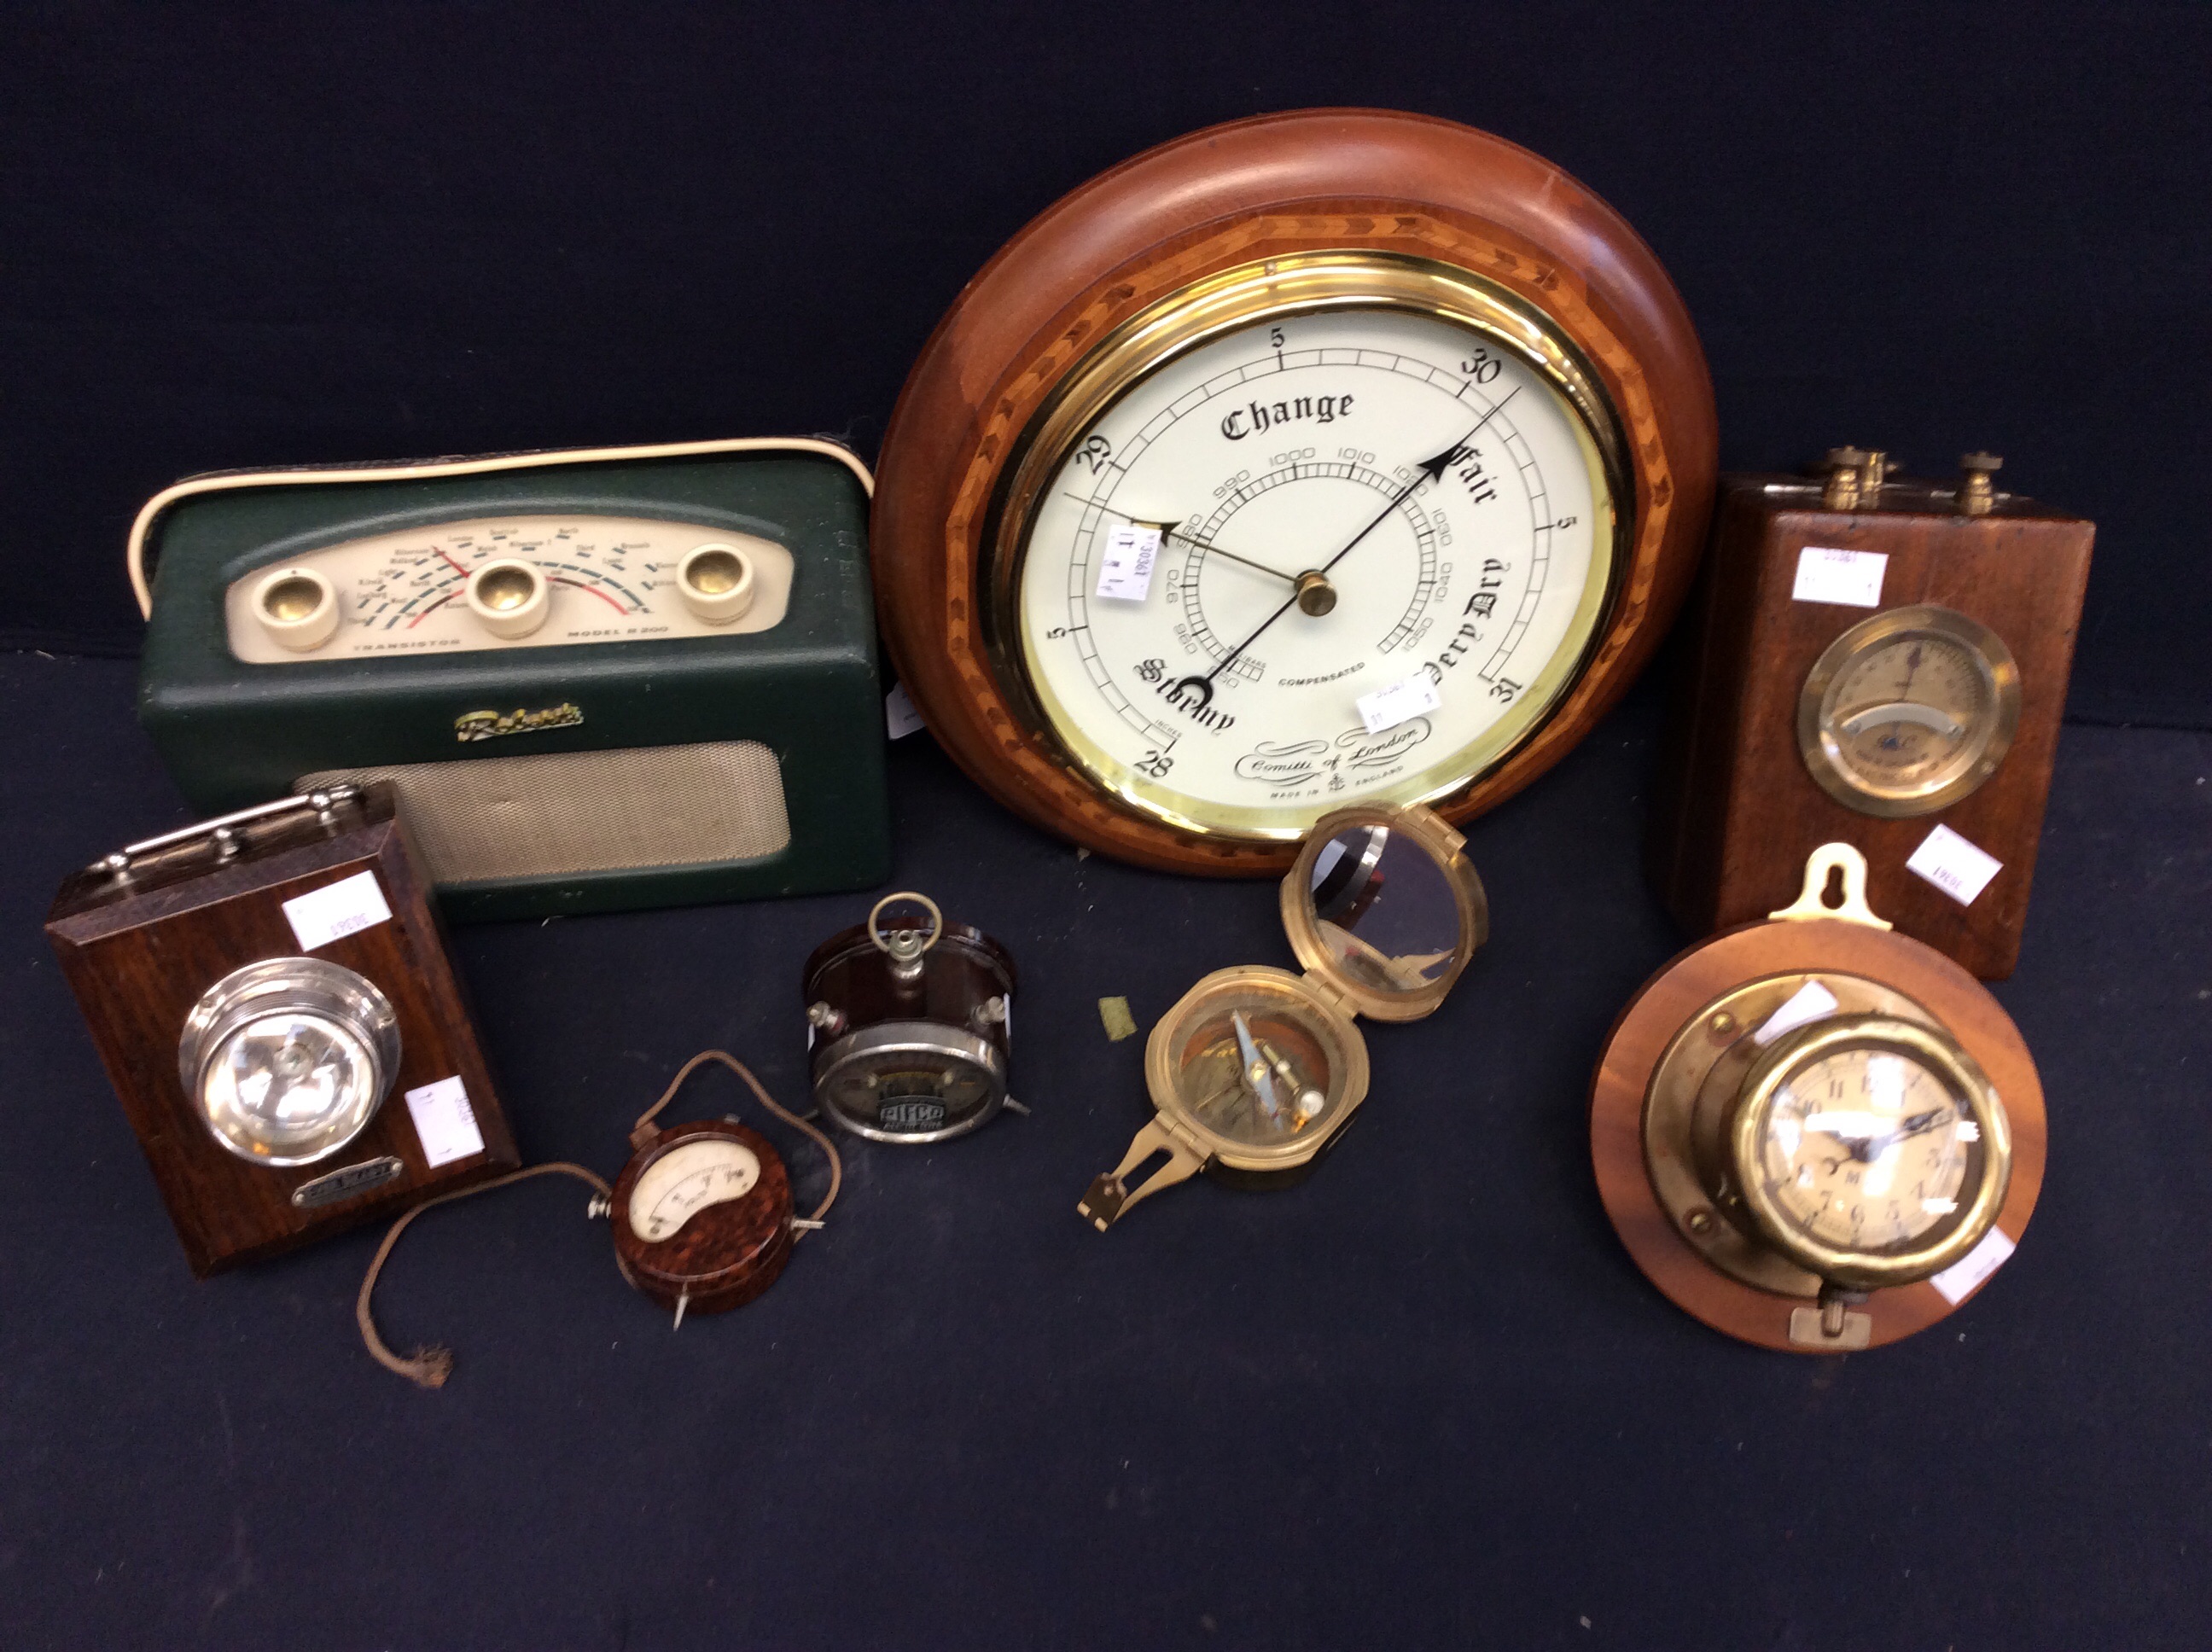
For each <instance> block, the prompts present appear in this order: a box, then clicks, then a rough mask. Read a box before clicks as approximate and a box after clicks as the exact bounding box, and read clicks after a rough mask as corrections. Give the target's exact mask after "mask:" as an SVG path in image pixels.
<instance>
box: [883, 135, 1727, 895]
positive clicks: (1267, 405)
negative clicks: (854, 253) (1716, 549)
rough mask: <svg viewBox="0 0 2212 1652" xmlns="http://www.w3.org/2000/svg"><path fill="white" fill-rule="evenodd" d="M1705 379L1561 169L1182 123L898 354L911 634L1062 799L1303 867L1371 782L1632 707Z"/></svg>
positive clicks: (1554, 751) (1078, 825)
mask: <svg viewBox="0 0 2212 1652" xmlns="http://www.w3.org/2000/svg"><path fill="white" fill-rule="evenodd" d="M1714 446H1715V438H1714V423H1713V404H1712V392H1711V382H1710V380H1708V378H1707V375H1706V371H1705V359H1704V356H1703V355H1702V354H1701V352H1700V350H1699V345H1698V341H1697V337H1696V335H1695V333H1694V332H1693V331H1692V328H1691V325H1690V322H1689V319H1688V317H1687V315H1686V313H1685V312H1684V310H1683V308H1682V305H1681V301H1680V299H1679V298H1678V297H1677V296H1676V295H1675V293H1674V288H1673V286H1672V285H1671V284H1670V283H1669V282H1668V278H1667V276H1666V274H1665V272H1664V271H1663V270H1661V269H1660V267H1659V265H1658V264H1657V262H1656V260H1655V259H1654V258H1652V256H1651V254H1650V251H1649V250H1648V249H1647V248H1646V247H1645V246H1644V244H1643V243H1642V242H1641V241H1640V240H1638V239H1637V237H1636V235H1635V234H1634V232H1633V231H1632V230H1631V229H1630V228H1629V227H1628V226H1627V224H1626V223H1625V222H1622V220H1621V219H1620V217H1619V216H1617V215H1616V214H1615V213H1614V212H1613V210H1611V209H1610V208H1608V207H1607V206H1606V205H1605V203H1603V202H1601V201H1600V200H1598V199H1597V197H1595V196H1594V195H1592V194H1591V193H1590V192H1589V191H1588V190H1586V189H1584V188H1583V187H1582V186H1581V185H1578V184H1577V183H1576V182H1575V181H1574V180H1573V179H1571V178H1569V177H1568V176H1566V174H1565V173H1562V172H1561V171H1560V170H1559V168H1558V167H1554V166H1553V165H1552V164H1550V163H1549V162H1548V161H1543V160H1541V159H1540V158H1539V157H1537V156H1535V155H1531V154H1529V153H1528V152H1527V151H1526V150H1524V149H1518V148H1516V147H1515V146H1514V145H1512V144H1510V143H1505V142H1504V141H1503V140H1501V139H1498V138H1496V137H1490V136H1488V135H1486V134H1485V133H1481V132H1478V131H1471V130H1469V129H1468V128H1467V127H1464V126H1459V125H1453V124H1452V123H1450V122H1448V121H1442V120H1434V119H1430V118H1424V117H1421V116H1416V115H1408V114H1399V113H1392V112H1384V111H1377V110H1313V111H1306V112H1299V113H1293V114H1285V115H1274V116H1267V117H1263V118H1258V119H1254V120H1247V121H1240V122H1237V123H1235V124H1233V125H1227V126H1222V127H1217V128H1214V129H1212V130H1211V131H1203V132H1199V133H1196V134H1194V135H1192V136H1190V137H1185V138H1182V139H1180V140H1177V141H1176V142H1174V143H1168V144H1166V145H1164V146H1163V147H1161V148H1159V149H1153V150H1152V151H1150V152H1149V153H1147V154H1145V155H1139V156H1138V157H1137V158H1136V159H1135V160H1133V161H1128V162H1127V163H1126V164H1124V165H1123V166H1121V167H1116V168H1115V169H1114V170H1113V171H1111V172H1109V173H1105V174H1103V176H1101V177H1098V178H1096V179H1092V180H1091V182H1090V183H1088V184H1085V185H1083V186H1082V187H1081V188H1079V189H1078V190H1077V191H1074V192H1073V194H1071V195H1069V196H1068V197H1066V198H1065V199H1063V200H1061V201H1060V203H1057V204H1056V205H1054V206H1053V207H1052V208H1050V209H1049V210H1047V211H1046V212H1045V213H1044V214H1043V215H1042V216H1041V217H1039V218H1037V219H1036V221H1035V222H1032V223H1031V224H1030V226H1029V227H1028V228H1025V229H1024V230H1023V231H1022V233H1021V234H1019V235H1018V236H1016V237H1015V238H1014V240H1012V241H1011V242H1010V243H1008V245H1007V246H1006V247H1005V248H1003V249H1002V250H1001V251H1000V253H999V255H998V256H997V257H996V258H994V259H993V260H992V262H991V263H990V264H988V265H987V266H986V268H985V269H984V270H983V271H982V272H981V274H980V275H978V276H976V277H975V280H974V281H973V282H970V283H969V286H968V288H966V290H965V291H963V293H962V294H961V295H960V297H959V298H958V299H957V301H955V303H954V305H953V307H952V308H951V312H950V313H948V314H947V315H946V316H945V319H944V320H943V321H942V322H941V323H940V324H939V326H938V329H937V331H936V332H935V334H934V335H933V337H931V339H930V341H929V343H928V344H927V346H926V347H925V348H924V349H923V351H922V354H921V358H920V360H919V361H917V362H916V363H915V367H914V370H913V372H912V374H910V375H909V377H908V380H907V384H906V388H905V391H904V392H903V393H902V396H901V398H900V400H899V405H898V409H897V410H896V413H895V414H894V415H893V417H892V421H891V425H890V430H889V432H888V433H887V434H886V436H885V439H884V451H883V462H882V466H881V474H880V485H879V489H878V494H877V497H876V506H875V515H874V519H873V524H872V554H873V557H874V562H875V568H876V588H877V592H878V604H879V608H880V610H881V616H882V622H883V628H884V637H885V641H886V642H887V644H888V646H889V647H890V653H891V655H892V658H893V660H894V662H895V664H896V665H897V667H898V671H899V675H900V677H901V679H902V681H903V682H904V683H905V684H906V686H907V688H908V691H909V692H910V693H911V695H912V696H913V698H914V701H915V705H916V706H917V708H919V709H920V710H921V714H922V715H923V717H924V718H925V720H927V722H928V724H929V726H930V727H931V729H932V730H933V732H934V733H935V734H936V735H937V737H938V738H939V741H940V742H941V743H942V744H944V745H945V749H946V750H948V751H950V752H951V755H952V756H953V757H954V758H955V759H956V761H957V762H959V763H960V764H961V765H962V767H963V768H965V769H966V770H967V771H968V773H969V774H970V775H972V776H973V777H974V778H975V780H977V781H978V782H979V783H980V784H981V785H982V786H983V787H984V788H985V789H986V790H987V791H988V792H990V793H992V795H994V797H996V798H997V799H1000V801H1001V802H1002V803H1004V804H1006V805H1007V806H1008V807H1010V808H1012V809H1013V810H1014V811H1017V812H1018V813H1019V814H1021V815H1023V816H1024V817H1027V818H1028V819H1030V821H1032V822H1035V823H1037V824H1039V825H1041V826H1043V827H1045V828H1047V829H1050V830H1053V831H1056V832H1059V833H1060V834H1062V835H1066V836H1067V837H1070V838H1072V839H1073V840H1074V841H1077V842H1079V843H1081V844H1085V845H1087V846H1088V847H1092V848H1095V849H1097V850H1100V851H1102V852H1103V853H1109V854H1112V855H1115V856H1117V857H1120V858H1121V859H1127V860H1132V861H1135V862H1138V863H1139V864H1142V865H1151V866H1155V867H1159V868H1163V869H1166V870H1171V871H1182V872H1217V873H1243V874H1251V875H1257V874H1261V873H1273V874H1276V875H1280V873H1281V872H1283V871H1284V870H1285V869H1286V868H1287V867H1288V866H1289V865H1290V863H1291V860H1292V859H1293V858H1294V857H1295V856H1296V854H1297V851H1298V846H1299V844H1300V843H1301V841H1303V840H1304V838H1305V836H1306V834H1307V833H1308V832H1309V831H1310V829H1312V827H1313V824H1314V823H1315V822H1316V820H1317V819H1319V818H1320V817H1322V815H1324V814H1327V813H1328V812H1329V811H1332V810H1334V809H1339V808H1342V807H1344V806H1346V805H1350V804H1353V803H1359V802H1373V803H1376V804H1378V805H1413V804H1425V805H1429V806H1431V808H1433V809H1434V810H1435V811H1437V812H1438V813H1440V814H1441V815H1442V816H1443V817H1444V818H1446V819H1447V820H1450V821H1463V820H1465V819H1466V818H1467V817H1469V816H1470V815H1473V814H1474V813H1476V812H1478V811H1480V810H1482V809H1483V808H1486V807H1487V806H1488V805H1492V804H1493V803H1495V802H1497V801H1498V800H1499V799H1503V798H1504V797H1506V796H1509V795H1510V794H1511V793H1513V792H1515V791H1516V790H1517V789H1518V788H1519V787H1522V786H1523V785H1525V784H1527V783H1528V780H1531V779H1533V778H1534V776H1535V775H1536V774H1540V773H1541V772H1542V771H1543V769H1544V768H1547V767H1548V766H1549V765H1550V764H1551V763H1553V762H1556V761H1557V760H1558V758H1559V756H1561V755H1562V754H1563V753H1564V752H1565V750H1567V749H1568V748H1569V747H1570V746H1571V744H1573V743H1574V742H1575V741H1576V740H1577V738H1580V737H1581V735H1582V734H1583V732H1586V731H1587V730H1588V729H1589V726H1590V725H1591V724H1592V723H1593V722H1594V721H1595V720H1596V718H1597V717H1598V716H1599V715H1600V714H1601V713H1602V712H1603V711H1604V710H1605V709H1606V708H1607V707H1608V706H1609V705H1611V704H1612V703H1613V701H1614V700H1616V699H1617V698H1618V697H1619V696H1620V693H1621V692H1622V691H1623V689H1625V688H1626V685H1627V683H1628V682H1629V680H1630V679H1631V678H1632V677H1633V675H1634V674H1635V672H1636V671H1637V670H1638V668H1639V667H1640V666H1641V665H1643V663H1644V660H1645V659H1647V658H1648V657H1649V655H1650V652H1651V650H1652V648H1653V647H1654V646H1655V644H1656V641H1657V639H1658V637H1659V635H1660V633H1661V632H1662V631H1663V630H1664V629H1665V627H1666V625H1667V623H1668V620H1669V618H1670V617H1671V616H1672V615H1673V613H1674V610H1675V608H1676V606H1677V605H1678V604H1679V603H1680V600H1681V598H1682V595H1683V592H1684V590H1685V588H1686V585H1687V583H1688V580H1689V578H1690V574H1691V570H1692V564H1693V563H1694V562H1695V560H1696V557H1697V554H1698V549H1699V544H1700V541H1701V539H1702V538H1703V534H1704V531H1705V517H1706V514H1707V511H1708V509H1709V505H1710V500H1711V487H1712V477H1713V469H1714Z"/></svg>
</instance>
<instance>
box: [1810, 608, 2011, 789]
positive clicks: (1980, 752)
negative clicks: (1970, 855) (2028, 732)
mask: <svg viewBox="0 0 2212 1652" xmlns="http://www.w3.org/2000/svg"><path fill="white" fill-rule="evenodd" d="M1912 632H1923V633H1928V634H1931V635H1936V636H1942V637H1946V638H1948V639H1949V640H1950V641H1954V642H1956V643H1958V644H1960V646H1961V647H1964V648H1965V649H1966V653H1967V657H1968V658H1969V659H1972V661H1973V662H1974V665H1975V668H1976V669H1977V670H1978V671H1979V673H1980V675H1981V678H1982V687H1983V689H1984V692H1985V693H1986V694H1987V695H1989V700H1990V708H1991V709H1990V723H1989V726H1988V728H1987V730H1986V731H1985V732H1984V736H1983V738H1982V740H1981V743H1980V744H1979V745H1978V747H1976V748H1974V749H1973V750H1972V751H1971V752H1970V753H1969V754H1968V756H1966V760H1965V761H1964V762H1963V763H1961V764H1960V767H1959V768H1957V769H1956V771H1955V772H1954V773H1953V774H1952V775H1951V777H1950V778H1949V779H1948V780H1943V781H1942V782H1941V783H1940V784H1938V785H1936V786H1934V787H1913V788H1907V789H1903V790H1894V791H1885V790H1878V789H1875V788H1873V787H1869V786H1868V785H1867V784H1866V783H1865V781H1864V780H1863V778H1862V777H1861V776H1860V775H1858V774H1857V773H1856V772H1855V771H1854V770H1853V769H1852V768H1850V766H1849V765H1848V763H1847V762H1846V761H1845V759H1844V753H1843V744H1842V742H1841V741H1839V740H1838V739H1837V738H1836V737H1835V735H1834V733H1833V732H1832V731H1831V730H1830V728H1829V726H1828V721H1829V719H1828V715H1827V698H1828V691H1829V690H1830V689H1832V687H1834V685H1835V683H1836V680H1837V679H1838V677H1841V676H1842V675H1843V674H1844V671H1846V670H1848V669H1849V668H1850V665H1852V664H1853V662H1855V661H1857V660H1858V659H1863V657H1864V656H1866V655H1867V654H1869V653H1872V652H1873V651H1874V650H1875V649H1876V648H1878V647H1881V646H1883V645H1884V644H1885V643H1888V642H1891V641H1894V640H1896V639H1897V638H1899V637H1900V636H1903V635H1908V634H1910V633H1912ZM2020 701H2021V689H2020V666H2019V664H2018V663H2017V662H2016V661H2015V659H2013V656H2012V650H2011V649H2009V648H2008V647H2005V643H2004V639H2003V638H2002V637H2000V636H1999V635H1997V634H1996V632H1995V631H1992V630H1991V629H1990V628H1989V627H1988V626H1986V625H1984V624H1983V623H1981V622H1980V621H1979V620H1975V619H1970V618H1968V617H1967V616H1966V615H1964V614H1961V613H1960V612H1959V611H1958V610H1955V609H1951V608H1943V607H1939V606H1938V605H1936V604H1933V603H1916V604H1912V605H1911V606H1910V607H1905V608H1892V609H1889V610H1886V611H1884V612H1882V613H1879V614H1875V615H1874V616H1871V617H1869V618H1867V619H1863V620H1861V621H1860V622H1859V623H1857V625H1854V626H1852V627H1851V628H1850V630H1848V631H1845V632H1844V634H1843V635H1841V636H1839V637H1838V638H1837V639H1836V640H1835V641H1833V642H1831V643H1830V644H1829V645H1828V646H1827V647H1826V648H1825V649H1823V650H1822V651H1821V653H1820V658H1819V659H1816V660H1814V662H1813V669H1812V670H1811V671H1808V673H1806V677H1805V686H1804V688H1803V689H1801V690H1800V691H1799V693H1798V695H1797V750H1798V751H1799V753H1800V755H1802V756H1803V758H1804V760H1805V767H1806V768H1807V770H1808V772H1809V773H1810V774H1812V776H1813V779H1814V783H1815V784H1817V785H1818V786H1819V787H1820V789H1821V790H1822V791H1823V792H1826V793H1827V794H1828V795H1829V796H1830V797H1832V798H1833V799H1836V801H1837V802H1838V803H1840V804H1842V805H1844V806H1845V807H1846V808H1850V809H1854V810H1857V811H1858V812H1859V813H1861V814H1863V815H1873V816H1875V817H1879V818H1881V819H1884V820H1901V819H1907V818H1910V817H1912V816H1914V815H1928V814H1933V813H1935V812H1936V811H1937V810H1939V809H1945V808H1948V807H1949V806H1950V805H1952V804H1954V803H1956V802H1957V801H1958V800H1959V799H1961V798H1963V797H1966V796H1967V795H1968V794H1970V793H1973V792H1975V791H1977V790H1978V789H1979V788H1980V787H1981V786H1982V784H1983V782H1984V781H1985V780H1988V779H1989V778H1990V775H1992V774H1996V771H1997V765H1998V764H2000V763H2002V762H2003V761H2004V757H2005V753H2006V752H2007V751H2008V750H2011V749H2012V739H2013V735H2014V733H2015V731H2016V730H2017V729H2018V728H2019V726H2020Z"/></svg>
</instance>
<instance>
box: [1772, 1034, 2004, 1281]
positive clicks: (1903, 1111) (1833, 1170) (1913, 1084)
mask: <svg viewBox="0 0 2212 1652" xmlns="http://www.w3.org/2000/svg"><path fill="white" fill-rule="evenodd" d="M1979 1136H1980V1128H1979V1127H1978V1125H1977V1124H1976V1123H1975V1122H1974V1121H1973V1120H1972V1118H1970V1117H1968V1116H1967V1114H1966V1112H1965V1111H1964V1110H1963V1109H1962V1108H1960V1106H1959V1104H1958V1099H1957V1097H1955V1096H1953V1095H1952V1093H1951V1092H1950V1090H1948V1088H1947V1087H1946V1085H1945V1084H1944V1082H1943V1080H1942V1078H1940V1077H1938V1076H1937V1075H1936V1073H1934V1072H1930V1071H1929V1069H1928V1068H1927V1067H1925V1066H1922V1065H1921V1064H1920V1063H1919V1062H1917V1061H1916V1060H1913V1059H1912V1058H1911V1056H1909V1055H1905V1054H1902V1053H1900V1052H1898V1051H1893V1050H1884V1049H1869V1048H1859V1049H1845V1050H1842V1051H1838V1052H1837V1053H1836V1054H1831V1055H1826V1056H1823V1057H1821V1058H1820V1059H1819V1060H1814V1061H1812V1062H1810V1063H1808V1065H1806V1066H1803V1067H1801V1068H1799V1069H1798V1070H1797V1071H1796V1072H1793V1073H1791V1074H1790V1078H1789V1080H1788V1082H1787V1083H1786V1084H1784V1086H1783V1087H1782V1088H1781V1089H1780V1090H1778V1091H1776V1093H1775V1096H1774V1102H1773V1106H1772V1108H1771V1110H1770V1111H1769V1113H1768V1114H1767V1118H1766V1121H1765V1129H1764V1132H1763V1139H1762V1142H1761V1145H1760V1151H1759V1166H1758V1169H1759V1173H1760V1174H1761V1175H1762V1176H1763V1177H1764V1178H1765V1185H1766V1190H1767V1192H1768V1193H1769V1195H1770V1196H1771V1199H1772V1200H1773V1203H1774V1206H1775V1207H1776V1208H1777V1209H1778V1210H1779V1211H1780V1212H1782V1214H1783V1216H1784V1218H1785V1219H1786V1220H1788V1221H1789V1222H1790V1223H1791V1224H1793V1225H1794V1226H1796V1228H1797V1229H1798V1230H1800V1231H1801V1232H1803V1233H1805V1234H1807V1235H1808V1236H1811V1237H1813V1238H1814V1239H1817V1240H1819V1241H1820V1242H1822V1243H1824V1244H1828V1245H1833V1246H1837V1247H1838V1248H1851V1249H1863V1250H1878V1249H1885V1248H1892V1247H1895V1246H1900V1245H1906V1244H1911V1243H1912V1242H1916V1241H1918V1240H1920V1239H1922V1238H1923V1237H1924V1236H1927V1235H1928V1234H1929V1233H1930V1232H1932V1231H1933V1230H1936V1228H1937V1227H1939V1226H1942V1225H1943V1224H1946V1223H1948V1221H1949V1220H1950V1219H1951V1218H1953V1217H1954V1215H1955V1214H1956V1212H1958V1210H1959V1208H1960V1190H1961V1188H1962V1187H1963V1186H1964V1184H1965V1182H1966V1169H1967V1161H1968V1157H1969V1155H1970V1153H1971V1151H1972V1144H1973V1143H1974V1142H1976V1141H1977V1140H1978V1139H1979Z"/></svg>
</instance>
